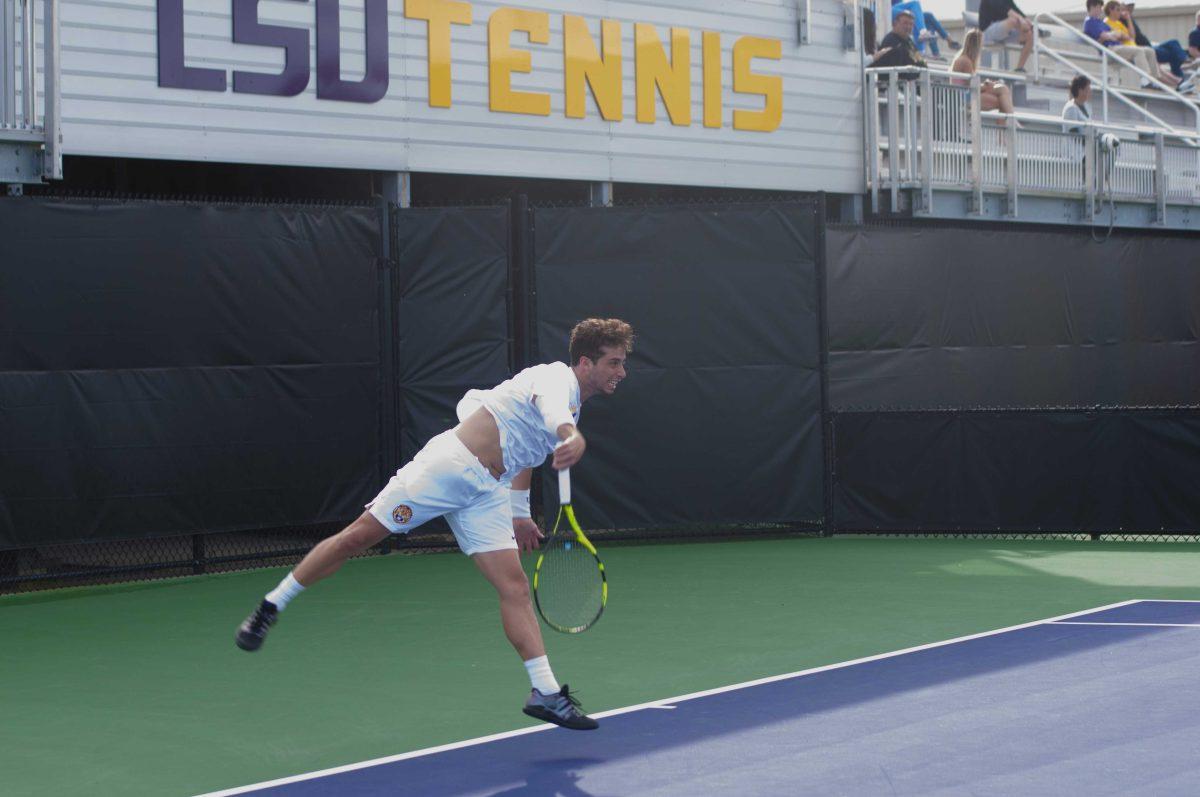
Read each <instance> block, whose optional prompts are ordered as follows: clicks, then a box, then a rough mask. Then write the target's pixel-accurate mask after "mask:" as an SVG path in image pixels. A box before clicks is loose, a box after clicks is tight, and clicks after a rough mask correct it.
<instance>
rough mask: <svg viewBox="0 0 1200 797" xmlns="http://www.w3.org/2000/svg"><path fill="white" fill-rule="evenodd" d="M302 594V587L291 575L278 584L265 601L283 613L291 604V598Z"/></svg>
mask: <svg viewBox="0 0 1200 797" xmlns="http://www.w3.org/2000/svg"><path fill="white" fill-rule="evenodd" d="M301 592H304V585H303V584H301V583H300V582H299V581H297V580H296V577H295V576H293V575H292V574H291V573H288V574H287V578H285V579H284V580H283V581H280V582H279V586H278V587H276V588H275V589H273V590H271V591H270V592H268V593H267V600H269V601H270V602H271V603H273V604H275V608H276V609H278V610H279V611H283V610H284V609H285V608H287V605H288V604H289V603H291V601H292V598H294V597H296V596H297V595H299V594H300V593H301Z"/></svg>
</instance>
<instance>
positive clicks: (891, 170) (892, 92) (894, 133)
mask: <svg viewBox="0 0 1200 797" xmlns="http://www.w3.org/2000/svg"><path fill="white" fill-rule="evenodd" d="M897 78H898V75H897V74H896V73H895V72H889V73H888V88H887V114H888V182H889V183H891V185H890V186H889V187H890V188H891V195H892V196H891V211H892V213H896V212H898V211H899V210H900V131H899V127H900V109H899V108H898V105H899V103H898V102H897V96H898V93H897V91H896V80H897Z"/></svg>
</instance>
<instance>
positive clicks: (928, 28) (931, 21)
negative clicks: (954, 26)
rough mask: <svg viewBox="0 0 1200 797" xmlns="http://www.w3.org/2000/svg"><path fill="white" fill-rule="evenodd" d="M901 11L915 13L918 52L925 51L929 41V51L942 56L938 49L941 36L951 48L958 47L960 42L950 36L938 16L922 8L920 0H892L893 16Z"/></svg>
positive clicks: (936, 55)
mask: <svg viewBox="0 0 1200 797" xmlns="http://www.w3.org/2000/svg"><path fill="white" fill-rule="evenodd" d="M900 11H908V12H911V13H912V15H913V37H912V38H913V42H915V43H916V46H917V52H920V53H923V52H925V44H926V42H928V43H929V52H930V53H932V54H933V55H934V57H936V58H940V57H941V56H942V53H941V51H940V50H938V39H939V38H941V39H945V41H946V44H948V45H950V47H951V48H953V49H957V48H958V42H956V41H954V40H953V39H951V38H950V34H949V33H947V32H946V29H945V28H943V27H942V23H940V22H938V19H937V17H935V16H934V15H933V14H931V13H929V12H928V11H926V10H925V9H923V8H921V3H920V0H892V17H893V18H894V17H895V16H896V14H897V13H899V12H900Z"/></svg>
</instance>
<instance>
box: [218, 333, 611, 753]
mask: <svg viewBox="0 0 1200 797" xmlns="http://www.w3.org/2000/svg"><path fill="white" fill-rule="evenodd" d="M632 348H633V329H632V327H630V326H629V324H627V323H625V322H624V321H621V320H620V319H616V318H609V319H599V318H589V319H586V320H584V321H580V322H579V323H578V324H576V325H575V328H574V329H573V330H572V331H571V339H570V346H569V351H570V359H571V365H567V364H566V363H561V362H557V363H548V364H544V365H535V366H533V367H531V368H526V369H525V370H524V371H521V372H520V373H518V374H517V375H516V376H514V377H513V378H512V379H509V380H506V381H504V382H502V383H500V384H499V385H497V386H496V387H494V388H492V389H491V390H471V391H468V392H467V394H466V396H464V397H463V399H462V401H460V402H459V404H458V418H459V421H460V422H459V424H458V425H457V426H455V427H454V428H453V429H448V430H447V431H445V432H442V433H441V434H439V435H437V436H436V437H434V438H433V439H431V440H430V441H429V442H428V443H427V444H426V445H425V447H424V448H422V449H421V451H420V452H419V453H418V454H417V455H416V456H415V457H414V458H413V459H412V461H411V462H409V463H408V464H407V465H405V466H404V467H402V468H401V469H400V470H398V471H397V472H396V475H395V476H393V477H392V478H391V480H390V481H389V482H388V483H387V485H386V486H385V487H384V488H383V490H382V491H381V492H380V493H379V495H378V496H376V497H375V499H374V500H373V501H371V503H369V504H367V507H366V509H367V511H365V512H363V514H362V515H361V516H359V518H358V519H357V520H355V521H354V522H353V523H351V524H350V525H349V526H347V527H346V528H345V529H343V530H342V531H340V532H338V533H337V534H335V535H333V536H332V537H329V538H327V539H325V540H323V541H321V542H320V543H318V544H317V545H316V547H314V548H313V549H312V550H311V551H309V552H308V554H307V555H306V556H305V557H304V559H303V560H302V561H301V562H300V564H298V565H296V568H295V569H294V570H293V571H292V572H291V573H289V574H288V575H287V577H286V578H284V580H283V581H281V582H280V584H279V586H278V587H276V588H275V589H274V590H272V591H271V592H269V593H267V595H266V597H265V598H264V599H263V600H262V602H261V603H260V604H259V606H258V608H256V609H255V610H254V611H253V612H252V613H251V614H250V616H249V617H247V618H246V620H245V622H243V623H242V625H241V626H240V627H239V628H238V632H237V635H236V638H235V641H236V642H237V645H238V647H240V648H242V649H243V650H248V651H253V650H258V648H260V647H261V646H262V643H263V641H264V640H265V638H266V635H267V631H268V630H270V628H271V626H272V625H273V624H274V623H275V622H276V620H277V619H278V613H279V612H280V611H283V609H284V608H285V607H286V606H287V605H288V603H289V602H291V600H292V599H293V598H295V597H296V596H297V595H299V594H300V593H301V592H302V591H303V590H304V589H306V588H308V587H311V586H312V585H313V584H315V583H316V582H318V581H320V580H321V579H323V578H327V577H328V576H331V575H333V573H335V572H336V571H337V570H338V568H340V567H341V566H342V564H344V563H345V562H346V560H347V559H349V558H351V557H352V556H356V555H358V554H361V553H363V552H365V551H366V550H367V549H369V548H371V547H372V546H373V545H376V544H377V543H379V542H380V541H381V540H383V539H384V538H385V537H387V536H388V535H389V534H406V533H408V532H410V531H412V530H413V529H414V528H416V527H417V526H420V525H421V524H422V523H425V522H426V521H429V520H432V519H433V518H435V517H441V516H445V517H446V520H447V521H448V522H449V524H450V529H451V530H452V531H453V532H454V538H455V540H456V541H457V542H458V545H459V547H460V548H461V549H462V551H463V553H465V554H467V555H468V556H470V557H471V559H472V560H473V561H474V562H475V564H476V566H477V567H478V568H479V570H480V572H482V573H483V575H484V577H485V578H487V580H488V581H489V582H491V584H492V586H493V587H495V589H496V592H497V593H498V595H499V597H500V618H501V622H502V623H503V625H504V633H505V635H506V636H507V637H508V640H509V642H510V643H511V644H512V646H513V647H514V648H515V649H516V651H517V653H518V654H520V656H521V659H522V660H523V661H524V662H525V669H526V671H527V673H528V674H529V679H530V684H531V686H532V691H531V693H530V696H529V700H528V701H527V702H526V704H525V708H524V712H525V713H526V714H528V715H530V716H533V717H537V718H538V719H542V720H545V721H546V722H552V723H554V724H556V725H561V726H563V727H566V728H571V729H574V730H591V729H593V728H596V727H597V726H598V724H597V723H596V721H595V720H593V719H591V718H590V717H588V716H586V715H585V714H583V713H582V711H580V710H579V703H578V701H577V700H576V699H575V698H574V696H573V695H571V694H570V692H569V691H568V688H567V687H566V686H565V685H564V686H562V687H561V688H560V687H559V685H558V682H557V681H556V680H555V678H554V673H553V672H552V671H551V669H550V663H549V660H548V659H547V657H546V648H545V645H544V643H543V641H542V634H541V629H540V627H539V626H538V621H537V618H536V616H535V615H534V612H533V605H532V603H531V602H530V596H529V581H528V579H527V578H526V576H525V571H524V570H523V569H522V568H521V561H520V557H519V551H530V550H533V549H535V548H537V547H538V541H539V540H540V539H541V538H542V533H541V531H540V530H539V529H538V527H537V524H536V523H535V522H534V521H533V519H532V518H531V517H530V514H531V513H530V511H529V486H530V482H531V480H532V469H533V468H534V467H536V466H538V465H540V464H542V463H543V462H544V461H545V460H546V458H547V457H551V456H552V457H553V459H552V461H551V466H552V467H553V468H554V469H555V470H562V469H564V468H569V467H571V466H573V465H574V464H575V463H577V462H579V460H580V458H581V457H582V456H583V453H584V450H585V449H586V446H587V444H586V441H585V440H584V438H583V435H582V434H580V433H579V429H578V428H577V424H578V422H579V408H580V405H582V404H583V402H585V401H587V400H588V399H589V398H591V397H592V396H596V395H601V394H603V395H612V393H613V392H614V391H615V390H616V389H617V385H618V384H619V383H620V382H621V380H622V379H624V378H625V360H626V358H627V357H628V355H629V352H630V351H631V350H632Z"/></svg>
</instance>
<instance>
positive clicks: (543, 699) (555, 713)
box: [522, 684, 600, 731]
mask: <svg viewBox="0 0 1200 797" xmlns="http://www.w3.org/2000/svg"><path fill="white" fill-rule="evenodd" d="M522 710H523V711H524V712H525V713H526V714H528V715H529V716H531V717H534V718H535V719H539V720H542V721H543V722H553V723H554V724H555V725H561V726H562V727H564V728H570V729H571V730H573V731H594V730H596V729H597V728H599V727H600V723H598V722H596V721H595V720H594V719H592V718H591V717H589V716H588V715H586V714H584V713H583V712H582V711H580V710H579V701H578V700H576V699H575V696H574V695H573V694H571V693H570V691H569V690H568V689H567V685H566V684H563V688H562V689H560V690H558V691H557V692H551V693H550V694H548V695H543V694H542V693H541V692H539V691H538V690H536V689H534V690H533V691H531V692H530V693H529V699H528V700H527V701H525V708H524V709H522Z"/></svg>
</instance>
